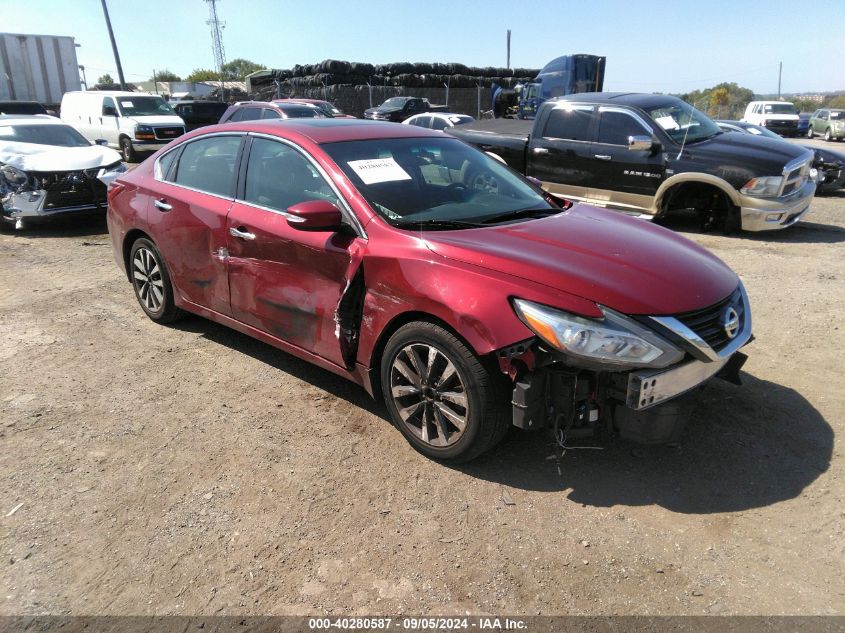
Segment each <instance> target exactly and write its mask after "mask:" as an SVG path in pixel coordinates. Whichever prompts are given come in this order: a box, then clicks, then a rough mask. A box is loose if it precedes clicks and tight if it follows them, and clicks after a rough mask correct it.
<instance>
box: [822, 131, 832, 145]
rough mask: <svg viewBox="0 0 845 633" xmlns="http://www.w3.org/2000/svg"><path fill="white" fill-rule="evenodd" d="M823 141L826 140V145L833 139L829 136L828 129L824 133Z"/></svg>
mask: <svg viewBox="0 0 845 633" xmlns="http://www.w3.org/2000/svg"><path fill="white" fill-rule="evenodd" d="M824 140H826V141H827V142H828V143H829V142H830V141H832V140H833V137H832V136H831V135H830V128H827V129H826V130H825V131H824Z"/></svg>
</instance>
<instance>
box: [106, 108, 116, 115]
mask: <svg viewBox="0 0 845 633" xmlns="http://www.w3.org/2000/svg"><path fill="white" fill-rule="evenodd" d="M103 116H117V109H116V108H115V107H114V106H103Z"/></svg>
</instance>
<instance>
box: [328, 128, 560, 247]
mask: <svg viewBox="0 0 845 633" xmlns="http://www.w3.org/2000/svg"><path fill="white" fill-rule="evenodd" d="M322 149H323V150H325V151H326V152H327V153H328V154H329V155H330V156H331V158H332V160H334V162H335V163H336V164H337V165H338V166H339V167H340V169H341V170H343V172H344V174H346V176H347V177H348V178H349V179H350V181H352V183H353V184H354V185H355V187H356V188H357V189H358V191H360V192H361V195H362V196H363V197H364V198H365V199H366V200H367V203H368V204H369V205H370V207H371V208H372V209H373V210H374V211H375V212H376V213H378V214H379V215H380V216H381V217H382V218H384V219H385V220H386V221H387V222H388V223H390V224H392V225H393V226H396V227H399V228H407V229H409V230H441V229H460V228H469V227H472V226H479V225H486V224H492V223H495V222H499V221H512V220H511V219H512V218H514V217H515V216H520V217H522V215H525V216H526V217H528V216H532V217H536V216H537V214H540V215H550V214H555V213H560V212H561V209H560V207H558V206H556V205H554V204H552V203H551V202H550V201H549V200H547V199H546V197H544V195H543V192H542V191H539V190H537V189H535V188H534V187H533V186H531V185H530V184H529V183H527V182H526V181H525V180H523V179H522V178H521V177H520V176H518V175H517V174H515V173H514V172H513V171H511V170H510V169H509V168H508V167H506V166H505V165H503V164H502V163H500V162H499V161H498V160H495V159H493V158H491V157H490V156H488V155H487V154H485V153H484V152H481V151H479V150H477V149H474V148H472V147H469V146H468V145H465V144H464V143H462V142H460V141H458V140H457V139H453V138H449V137H446V136H443V137H442V138H392V139H371V140H366V141H343V142H337V143H326V144H323V145H322Z"/></svg>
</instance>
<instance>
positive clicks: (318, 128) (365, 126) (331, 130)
mask: <svg viewBox="0 0 845 633" xmlns="http://www.w3.org/2000/svg"><path fill="white" fill-rule="evenodd" d="M220 132H264V133H266V134H272V135H273V136H280V137H282V138H291V139H292V140H295V139H296V137H299V138H301V139H307V140H308V141H311V142H312V143H316V144H317V145H322V144H324V143H338V142H342V141H365V140H370V139H387V138H414V137H420V136H422V137H426V136H428V137H434V138H444V137H443V134H442V133H441V132H439V131H435V130H428V129H426V128H421V127H416V126H413V125H402V124H401V123H388V122H386V121H368V120H364V119H329V118H326V119H285V120H278V119H269V120H258V121H241V122H236V123H223V124H221V125H212V126H208V127H204V128H201V130H200V131H199V133H193V134H192V135H191V136H190V138H196V137H197V136H203V135H204V134H213V133H220Z"/></svg>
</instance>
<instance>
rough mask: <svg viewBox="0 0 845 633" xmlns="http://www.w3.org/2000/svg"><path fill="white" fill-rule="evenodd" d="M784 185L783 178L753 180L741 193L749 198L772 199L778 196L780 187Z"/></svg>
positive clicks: (773, 177)
mask: <svg viewBox="0 0 845 633" xmlns="http://www.w3.org/2000/svg"><path fill="white" fill-rule="evenodd" d="M782 184H783V176H765V177H762V178H752V179H751V180H749V181H748V182H747V183H745V186H744V187H743V188H742V189H740V191H741V192H742V193H744V194H746V195H749V196H759V197H761V198H771V197H774V196H777V195H778V192H780V186H781V185H782Z"/></svg>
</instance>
